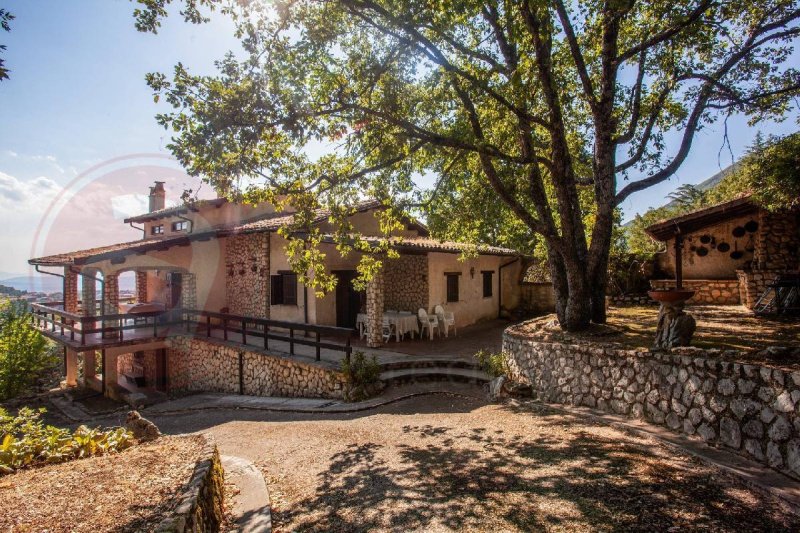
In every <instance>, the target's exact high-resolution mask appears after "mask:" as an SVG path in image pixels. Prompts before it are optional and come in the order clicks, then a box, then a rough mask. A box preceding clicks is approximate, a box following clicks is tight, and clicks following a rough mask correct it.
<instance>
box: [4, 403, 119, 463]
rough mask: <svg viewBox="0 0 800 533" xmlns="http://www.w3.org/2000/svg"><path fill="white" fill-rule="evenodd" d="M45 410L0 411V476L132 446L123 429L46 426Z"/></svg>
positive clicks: (24, 408) (25, 408) (26, 408)
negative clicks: (43, 416) (43, 417)
mask: <svg viewBox="0 0 800 533" xmlns="http://www.w3.org/2000/svg"><path fill="white" fill-rule="evenodd" d="M44 412H45V410H44V409H43V408H42V409H39V410H38V411H34V410H33V409H30V408H28V407H23V408H21V409H20V410H19V411H18V412H17V414H16V415H14V416H12V415H10V414H9V413H8V412H7V411H6V410H5V409H2V408H0V474H9V473H11V472H13V471H15V470H19V469H20V468H26V467H30V466H35V465H39V464H47V463H62V462H64V461H69V460H71V459H79V458H83V457H90V456H92V455H100V454H105V453H111V452H117V451H120V450H124V449H125V448H128V447H129V446H131V445H132V444H133V435H131V434H130V433H129V432H128V431H126V430H125V429H124V428H114V429H108V430H101V429H99V428H94V429H89V428H88V427H86V426H80V427H79V428H78V429H76V430H75V432H74V433H71V432H70V431H69V430H67V429H63V428H57V427H55V426H49V425H45V424H44V423H43V422H42V420H41V415H42V414H43V413H44Z"/></svg>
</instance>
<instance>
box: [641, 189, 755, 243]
mask: <svg viewBox="0 0 800 533" xmlns="http://www.w3.org/2000/svg"><path fill="white" fill-rule="evenodd" d="M758 209H759V208H758V206H757V205H756V204H754V203H753V202H752V201H751V200H750V196H749V195H748V196H744V197H741V198H737V199H735V200H731V201H729V202H724V203H721V204H717V205H712V206H711V207H706V208H704V209H698V210H697V211H693V212H691V213H687V214H685V215H681V216H677V217H674V218H670V219H667V220H662V221H661V222H658V223H656V224H653V225H652V226H649V227H647V228H645V231H646V232H647V233H648V234H649V235H650V236H651V237H653V238H654V239H656V240H657V241H668V240H670V239H672V238H674V237H675V236H677V235H686V234H688V233H694V232H696V231H700V230H702V229H704V228H707V227H709V226H714V225H716V224H720V223H722V222H726V221H728V220H731V219H734V218H738V217H741V216H745V215H749V214H752V213H756V212H758Z"/></svg>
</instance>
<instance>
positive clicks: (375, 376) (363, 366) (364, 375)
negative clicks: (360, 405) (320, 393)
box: [342, 352, 381, 402]
mask: <svg viewBox="0 0 800 533" xmlns="http://www.w3.org/2000/svg"><path fill="white" fill-rule="evenodd" d="M342 373H343V374H344V376H345V378H346V379H347V384H348V387H347V389H346V390H345V399H346V400H348V401H352V402H358V401H361V400H365V399H367V398H369V397H370V396H372V394H373V393H374V392H375V391H376V390H377V388H378V385H379V384H380V379H379V378H380V374H381V367H380V365H379V364H378V360H377V359H376V358H375V356H374V355H373V356H372V357H371V358H367V356H365V355H364V352H355V353H354V354H353V355H352V356H351V357H350V360H349V361H348V360H347V359H343V360H342Z"/></svg>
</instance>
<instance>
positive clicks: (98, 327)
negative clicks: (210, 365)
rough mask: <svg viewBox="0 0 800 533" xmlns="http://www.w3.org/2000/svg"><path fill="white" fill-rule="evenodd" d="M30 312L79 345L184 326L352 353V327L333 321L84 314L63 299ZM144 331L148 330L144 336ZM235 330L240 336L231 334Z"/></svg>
mask: <svg viewBox="0 0 800 533" xmlns="http://www.w3.org/2000/svg"><path fill="white" fill-rule="evenodd" d="M31 312H32V321H33V324H34V325H35V326H36V327H37V328H38V329H39V330H40V331H42V332H44V333H46V334H48V336H50V337H51V338H53V339H55V340H57V341H58V340H67V339H69V341H70V342H73V343H75V344H79V345H80V346H86V344H87V340H89V341H91V340H92V338H91V337H90V336H91V335H99V336H100V339H99V342H100V343H101V344H104V343H119V342H122V341H124V340H125V339H126V334H127V332H135V333H136V335H135V339H139V340H143V341H146V340H148V339H151V338H158V337H164V336H167V335H178V334H182V332H181V330H185V332H188V333H191V334H193V335H195V336H204V337H207V338H220V337H219V336H220V335H221V338H222V339H223V340H225V341H229V342H237V343H240V344H244V345H247V346H256V347H258V348H263V349H265V350H267V349H269V348H270V341H278V342H285V343H287V344H288V346H289V354H290V355H295V347H296V346H298V345H299V346H310V347H312V348H313V349H314V355H315V358H316V360H317V361H319V360H320V359H321V352H322V350H331V351H334V352H342V353H343V355H344V357H345V359H346V360H348V361H349V360H350V355H351V353H352V344H351V341H352V335H353V331H352V330H350V329H347V328H339V327H333V326H318V325H315V324H303V323H299V322H286V321H281V320H270V319H267V318H258V317H251V316H244V315H235V314H230V313H215V312H211V311H198V310H194V309H172V310H169V311H150V312H145V313H117V314H105V315H95V316H83V315H80V314H76V313H70V312H67V311H64V309H63V305H62V303H61V302H47V303H42V304H31ZM143 331H144V332H147V333H148V334H147V335H145V336H144V337H143V336H142V332H143ZM231 334H237V335H239V336H240V337H239V339H232V338H231ZM329 338H343V339H344V343H343V344H338V343H335V342H330V341H329V340H328V339H329ZM255 339H258V341H257V343H256V344H254V343H253V342H252V341H253V340H255ZM129 340H133V339H131V338H129ZM248 341H251V342H248Z"/></svg>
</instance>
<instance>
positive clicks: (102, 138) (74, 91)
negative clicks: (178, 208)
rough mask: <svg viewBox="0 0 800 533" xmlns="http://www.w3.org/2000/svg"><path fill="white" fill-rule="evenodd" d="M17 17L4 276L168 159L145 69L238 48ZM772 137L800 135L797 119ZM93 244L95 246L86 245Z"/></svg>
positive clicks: (711, 167)
mask: <svg viewBox="0 0 800 533" xmlns="http://www.w3.org/2000/svg"><path fill="white" fill-rule="evenodd" d="M3 6H4V7H5V8H7V9H8V10H9V11H11V12H12V13H13V14H14V15H16V19H15V20H14V21H12V31H11V32H10V33H8V34H6V33H2V34H0V44H6V45H7V46H8V50H7V51H6V52H5V53H4V56H3V57H5V59H6V66H7V67H8V68H9V69H10V70H11V79H10V80H5V81H2V82H0V105H2V127H0V225H2V228H3V229H2V231H0V249H3V250H4V253H3V254H2V255H0V279H2V278H3V277H5V276H4V274H6V273H24V272H27V265H26V260H27V258H28V257H29V256H30V252H31V241H32V240H33V238H34V232H35V228H36V225H37V224H38V223H39V220H40V219H41V218H42V216H43V215H44V211H45V210H46V207H47V205H48V203H49V201H50V200H51V199H52V198H53V197H54V196H55V195H57V194H58V192H59V191H60V190H61V189H62V188H63V187H65V186H67V184H69V183H70V181H71V180H73V179H75V178H76V177H77V176H79V175H80V174H81V173H82V172H84V171H85V170H86V169H87V168H89V167H91V166H92V165H96V164H98V163H101V162H104V161H108V160H109V159H112V158H115V157H119V156H124V155H128V154H135V153H148V154H159V153H160V154H165V155H166V154H167V152H166V150H165V149H164V145H165V144H166V143H167V142H168V133H167V132H165V131H164V130H163V129H162V128H161V127H159V126H158V125H157V124H156V123H155V120H154V118H153V117H154V115H155V113H157V112H158V111H159V107H158V106H157V105H156V104H155V103H154V102H153V98H152V94H151V92H150V90H149V89H148V87H147V86H146V84H145V82H144V75H145V74H146V73H147V72H152V71H162V72H169V71H170V70H171V69H172V67H173V65H174V64H175V63H176V62H178V61H182V62H183V63H184V64H186V65H187V66H188V67H189V68H190V69H192V71H194V72H203V73H211V72H212V71H213V61H214V60H215V59H218V58H220V57H222V55H223V54H224V53H225V52H226V51H227V50H231V49H233V50H237V49H238V42H237V41H236V39H235V38H234V37H233V25H232V24H231V22H230V21H228V20H226V19H224V18H222V17H215V18H214V20H213V21H212V23H211V24H208V25H201V26H194V25H189V24H185V23H183V22H182V21H181V20H180V19H179V18H178V17H173V18H172V19H170V20H167V21H166V23H165V24H164V27H163V28H162V29H161V31H160V33H159V34H158V35H150V34H142V33H139V32H137V31H136V30H135V29H134V26H133V18H132V12H133V9H134V5H133V4H132V3H131V2H129V1H128V0H80V1H69V2H65V1H63V0H62V1H58V0H5V1H4V2H3ZM760 128H761V129H762V130H763V131H765V132H768V133H788V132H791V131H795V130H796V129H797V124H796V121H795V119H794V117H792V118H791V119H789V120H788V121H786V122H785V123H784V124H781V125H775V124H771V125H766V126H763V125H762V126H761V127H760ZM728 129H729V137H730V140H731V144H732V148H733V152H734V154H735V155H736V156H739V155H741V153H742V151H743V150H744V148H745V147H746V146H747V145H748V144H749V143H750V142H751V141H752V138H753V136H754V135H755V130H753V129H751V128H749V127H748V126H747V125H746V122H745V121H744V120H743V119H734V120H732V121H731V122H729V125H728ZM721 143H722V133H721V131H720V130H719V129H710V130H707V131H704V132H701V133H700V134H698V137H697V140H696V142H695V145H694V148H693V152H692V155H691V156H690V158H689V160H688V161H687V162H686V164H684V166H683V167H682V169H681V170H680V171H679V172H678V174H677V176H676V177H674V178H673V179H672V180H670V181H669V182H667V183H665V184H662V185H660V186H658V187H655V188H653V189H650V190H648V191H645V192H642V193H639V194H637V195H634V196H633V197H632V198H631V199H629V200H628V201H627V202H626V203H625V204H624V205H623V208H624V210H625V212H626V217H630V216H632V215H633V214H634V213H636V212H641V211H644V210H646V209H647V208H649V207H650V206H653V205H660V204H661V203H663V199H664V196H665V195H666V194H668V193H669V192H670V191H671V190H673V189H674V188H675V187H677V186H678V185H680V184H683V183H697V182H699V181H702V180H703V179H705V178H707V177H708V176H710V175H712V174H714V173H716V172H717V171H718V170H719V169H720V167H721V166H722V167H724V166H726V165H727V164H729V163H730V154H729V153H728V151H727V149H726V150H724V151H723V153H722V154H721V164H720V161H719V160H718V153H719V151H720V147H721ZM87 244H88V245H93V244H95V243H92V242H87Z"/></svg>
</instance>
